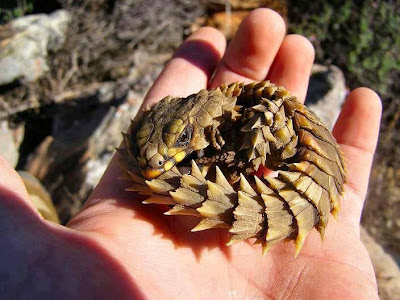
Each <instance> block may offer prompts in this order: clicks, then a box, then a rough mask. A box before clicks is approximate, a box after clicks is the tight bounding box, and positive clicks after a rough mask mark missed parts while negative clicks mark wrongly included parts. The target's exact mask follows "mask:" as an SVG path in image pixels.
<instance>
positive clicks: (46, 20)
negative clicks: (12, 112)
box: [0, 10, 71, 85]
mask: <svg viewBox="0 0 400 300" xmlns="http://www.w3.org/2000/svg"><path fill="white" fill-rule="evenodd" d="M70 21H71V16H70V14H69V13H68V12H67V11H65V10H59V11H56V12H54V13H52V14H50V15H46V14H38V15H31V16H26V17H22V18H18V19H16V20H13V21H11V22H10V23H8V24H6V25H5V26H3V27H1V28H0V70H1V72H0V85H4V84H8V83H11V82H13V81H14V80H16V79H20V78H21V79H24V80H27V81H30V82H34V81H36V80H37V79H38V78H40V77H41V76H42V75H43V74H45V73H46V72H47V71H48V70H49V67H48V65H47V61H46V60H47V54H48V51H49V50H52V51H56V50H58V49H59V48H60V47H61V46H62V44H63V43H64V41H65V38H66V37H65V33H66V31H67V27H68V24H69V23H70Z"/></svg>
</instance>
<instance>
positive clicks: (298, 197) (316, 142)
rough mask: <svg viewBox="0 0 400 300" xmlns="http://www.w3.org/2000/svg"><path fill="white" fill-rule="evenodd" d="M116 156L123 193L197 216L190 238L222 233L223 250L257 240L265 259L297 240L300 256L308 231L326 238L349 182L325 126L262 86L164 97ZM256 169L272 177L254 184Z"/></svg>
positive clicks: (277, 90) (276, 89) (274, 89)
mask: <svg viewBox="0 0 400 300" xmlns="http://www.w3.org/2000/svg"><path fill="white" fill-rule="evenodd" d="M118 150H119V153H120V154H121V160H120V162H121V166H122V168H123V169H124V170H125V176H124V177H125V178H127V179H130V180H132V181H133V186H132V187H131V188H129V189H128V190H130V191H136V192H139V193H141V194H144V195H148V196H149V198H148V199H146V200H145V201H144V203H156V204H168V205H171V206H172V208H171V210H170V211H168V213H167V214H169V215H175V214H176V215H192V216H196V217H199V218H201V221H200V223H199V224H198V225H197V226H196V227H195V228H193V230H192V231H198V230H204V229H209V228H221V227H222V228H228V229H229V232H230V233H231V240H230V242H229V243H228V244H229V245H230V244H232V243H235V242H237V241H241V240H244V239H248V238H256V242H257V243H261V244H262V245H263V253H264V254H265V253H266V252H267V251H268V249H269V248H270V247H271V245H273V244H275V243H277V242H279V241H281V240H284V239H294V240H295V246H296V255H297V254H298V253H299V251H300V249H301V247H302V244H303V241H304V239H305V237H306V236H307V234H308V232H309V231H310V230H312V229H313V228H314V227H316V229H317V230H318V231H319V232H320V234H321V237H322V238H323V236H324V231H325V228H326V226H327V223H328V217H329V213H332V214H333V215H336V214H337V212H338V210H339V198H340V196H341V195H342V194H343V192H344V186H343V185H344V183H345V182H346V173H347V171H346V166H345V163H344V159H343V155H342V153H341V151H340V149H339V147H338V145H337V143H336V141H335V139H334V138H333V136H332V134H331V133H330V132H329V130H328V129H327V128H326V126H325V125H324V124H323V123H322V122H321V121H320V120H319V119H318V117H317V116H315V114H313V113H312V112H310V111H309V110H308V109H307V108H306V107H305V106H304V105H303V104H300V103H299V102H297V100H296V98H295V97H294V96H292V95H291V94H290V93H289V92H288V91H287V90H286V89H284V88H283V87H278V86H276V85H274V84H272V83H270V82H268V81H264V82H260V83H251V84H247V85H244V84H242V83H240V84H239V83H233V84H230V85H223V86H221V87H219V88H216V89H213V90H211V91H206V90H202V91H200V92H199V93H197V94H194V95H191V96H189V97H187V98H172V97H166V98H164V99H163V100H161V101H160V102H159V103H158V104H156V105H155V106H154V107H153V108H152V109H151V110H149V111H148V112H147V113H146V114H145V116H144V117H143V118H142V120H141V121H140V122H139V123H132V125H131V126H130V128H129V130H128V132H127V133H126V134H124V144H123V146H122V147H121V148H120V149H118ZM196 155H197V156H198V157H200V156H201V157H200V158H196ZM190 159H194V160H192V161H191V163H190ZM196 162H197V163H196ZM189 163H190V167H186V168H185V170H184V169H182V168H181V167H183V166H188V165H189ZM214 165H215V167H214ZM260 166H267V167H268V168H270V169H272V170H278V176H277V177H275V178H272V177H265V178H264V179H259V178H257V177H254V176H252V174H251V173H252V172H253V171H255V170H257V169H258V168H259V167H260ZM221 169H222V170H223V172H224V173H225V175H224V174H223V172H222V171H221ZM237 171H239V172H240V175H238V176H231V175H232V174H233V173H236V172H237ZM226 176H227V177H228V179H226ZM145 178H146V179H148V180H145ZM233 178H237V179H239V182H237V183H235V181H236V180H235V179H233Z"/></svg>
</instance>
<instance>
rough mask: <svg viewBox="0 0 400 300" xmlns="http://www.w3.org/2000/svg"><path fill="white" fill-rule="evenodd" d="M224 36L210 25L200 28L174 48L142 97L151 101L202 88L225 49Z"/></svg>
mask: <svg viewBox="0 0 400 300" xmlns="http://www.w3.org/2000/svg"><path fill="white" fill-rule="evenodd" d="M225 46H226V41H225V37H224V36H223V35H222V33H220V32H219V31H218V30H216V29H214V28H211V27H203V28H200V29H199V30H198V31H197V32H195V33H193V34H192V35H191V36H189V37H188V38H187V39H186V41H185V42H184V43H183V44H182V45H181V46H180V47H179V48H178V50H177V51H176V52H175V54H174V55H173V57H172V59H171V60H170V61H169V62H168V64H167V65H166V67H165V68H164V70H163V71H162V72H161V74H160V75H159V77H158V78H157V80H156V81H155V83H154V85H153V86H152V88H151V89H150V91H149V92H148V94H147V96H146V99H145V101H144V104H143V105H145V106H147V105H150V106H151V105H153V104H154V103H156V102H157V101H159V100H161V99H162V98H164V97H165V96H168V95H171V96H187V95H189V94H191V93H196V92H198V91H199V90H200V89H203V88H206V87H207V85H208V83H209V81H210V77H211V75H212V74H213V73H214V70H215V68H216V66H217V64H218V62H219V61H220V59H221V57H222V55H223V53H224V51H225Z"/></svg>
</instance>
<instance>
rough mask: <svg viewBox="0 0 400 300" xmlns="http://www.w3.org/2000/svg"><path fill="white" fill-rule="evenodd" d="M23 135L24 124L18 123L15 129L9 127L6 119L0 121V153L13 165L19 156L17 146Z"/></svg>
mask: <svg viewBox="0 0 400 300" xmlns="http://www.w3.org/2000/svg"><path fill="white" fill-rule="evenodd" d="M23 135H24V126H23V125H20V126H18V127H16V128H15V129H11V128H10V127H9V123H8V122H7V121H1V122H0V155H1V156H3V157H4V158H5V159H6V161H8V163H9V164H10V165H11V166H12V167H15V166H16V165H17V163H18V158H19V146H20V144H21V142H22V139H23Z"/></svg>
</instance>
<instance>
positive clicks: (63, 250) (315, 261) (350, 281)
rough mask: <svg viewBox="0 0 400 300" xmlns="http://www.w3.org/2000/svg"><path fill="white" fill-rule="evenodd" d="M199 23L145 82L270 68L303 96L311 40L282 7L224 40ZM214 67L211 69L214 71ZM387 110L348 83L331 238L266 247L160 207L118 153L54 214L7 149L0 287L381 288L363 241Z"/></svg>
mask: <svg viewBox="0 0 400 300" xmlns="http://www.w3.org/2000/svg"><path fill="white" fill-rule="evenodd" d="M225 45H226V44H225V39H224V37H223V36H222V35H221V34H220V33H219V32H218V31H216V30H214V29H212V28H202V29H200V30H199V31H197V32H196V33H194V34H193V35H191V36H190V37H189V38H188V39H187V40H186V41H185V42H184V43H183V44H182V45H181V47H180V48H179V49H178V50H177V52H176V54H175V55H174V57H173V58H172V59H171V60H170V62H169V63H168V64H167V65H166V67H165V68H164V70H163V71H162V73H161V74H160V76H159V78H158V79H157V80H156V82H155V83H154V85H153V87H152V88H151V90H150V91H149V93H148V94H147V96H146V98H145V100H144V104H143V105H144V106H146V105H151V104H154V103H156V102H157V101H158V100H160V99H162V98H163V97H164V96H167V95H173V96H187V95H189V94H191V93H195V92H198V91H199V90H200V89H202V88H207V87H208V88H212V87H216V86H219V85H220V84H222V83H225V82H234V81H243V82H252V81H261V80H265V79H269V80H271V81H272V82H274V83H276V84H279V85H284V86H285V87H286V88H287V89H289V90H290V91H292V93H293V94H295V95H297V96H298V98H299V100H301V101H302V100H304V98H305V95H306V91H307V86H308V79H309V75H310V70H311V66H312V63H313V59H314V50H313V48H312V46H311V44H310V43H309V41H308V40H307V39H305V38H304V37H301V36H298V35H285V25H284V22H283V20H282V18H281V17H280V16H279V15H277V14H276V13H274V12H273V11H271V10H268V9H257V10H255V11H253V12H252V13H251V14H250V15H249V16H248V17H247V18H246V19H245V20H244V21H243V23H242V25H241V27H240V29H239V31H238V33H237V35H236V37H235V38H234V40H233V41H232V42H231V44H230V46H229V47H228V49H226V50H225ZM214 71H215V74H214V76H212V74H213V73H214ZM380 115H381V102H380V99H379V97H378V96H377V95H376V94H375V93H374V92H373V91H371V90H370V89H367V88H358V89H356V90H354V91H352V92H351V93H350V94H349V95H348V97H347V100H346V102H345V104H344V106H343V109H342V112H341V114H340V116H339V119H338V121H337V123H336V125H335V128H334V130H333V134H334V136H335V138H336V139H337V141H338V143H339V145H340V147H341V149H342V151H343V152H344V155H345V157H346V159H347V164H348V169H349V175H348V177H349V180H348V184H347V186H346V193H345V196H344V198H343V199H342V200H341V211H340V213H339V217H338V219H337V220H335V219H334V218H333V217H331V219H330V221H329V224H328V227H327V230H326V234H325V238H324V240H323V241H321V238H320V236H319V234H318V232H317V231H316V230H313V231H311V232H310V234H309V235H308V237H307V239H306V241H305V245H304V246H303V248H302V250H301V252H300V254H299V256H298V257H297V258H294V253H295V250H294V244H293V242H287V243H279V244H277V245H275V246H274V247H273V248H272V249H271V250H270V252H269V253H268V254H267V255H266V256H265V257H264V258H263V257H262V255H261V247H260V245H252V244H251V243H250V242H241V243H237V244H235V245H232V246H230V247H227V246H225V243H226V242H227V241H228V233H227V232H226V231H224V230H207V231H204V232H196V233H192V232H190V229H191V228H192V227H193V226H194V225H195V224H196V219H193V218H191V217H182V216H178V217H176V216H164V215H163V214H162V213H163V212H164V211H165V207H163V206H156V205H149V206H145V205H142V204H141V203H140V199H138V197H137V196H136V194H134V193H129V192H125V191H124V189H125V188H126V187H128V186H129V182H126V181H123V180H118V177H119V176H120V174H121V171H120V169H119V168H118V167H117V164H116V157H114V158H113V160H112V162H111V163H110V165H109V167H108V169H107V170H106V172H105V174H104V176H103V178H102V179H101V181H100V183H99V184H98V186H97V187H96V189H95V190H94V192H93V193H92V195H91V196H90V198H89V199H88V200H87V201H86V203H85V204H84V207H83V208H82V210H81V211H80V212H79V213H78V214H77V215H76V216H75V217H74V218H73V219H72V220H71V221H70V222H69V223H68V224H67V226H66V227H64V226H60V225H56V224H53V223H50V222H47V221H45V220H43V219H42V218H41V216H40V215H39V213H38V212H37V211H36V210H35V209H34V208H33V206H32V204H31V203H30V200H29V196H28V194H27V192H26V190H25V188H24V185H23V183H22V181H21V179H20V178H19V176H18V174H17V173H16V172H15V171H14V170H13V169H12V168H11V167H10V166H9V165H8V164H7V163H6V162H5V160H4V159H0V224H1V225H0V240H1V242H0V244H1V245H2V247H1V248H0V255H1V261H0V292H1V294H2V295H6V296H7V297H8V298H18V297H20V298H27V297H28V298H38V297H46V298H49V297H54V298H55V297H57V298H71V297H79V298H109V297H111V296H112V297H113V298H116V297H124V298H140V299H141V298H146V299H154V298H161V299H183V298H185V299H188V298H189V299H269V298H272V299H275V298H279V299H378V295H377V286H376V281H375V275H374V271H373V268H372V264H371V260H370V258H369V256H368V253H367V251H366V249H365V247H364V246H363V244H362V243H361V241H360V216H361V211H362V207H363V204H364V200H365V195H366V190H367V186H368V180H369V174H370V168H371V163H372V157H373V154H374V151H375V147H376V141H377V137H378V131H379V123H380Z"/></svg>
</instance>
